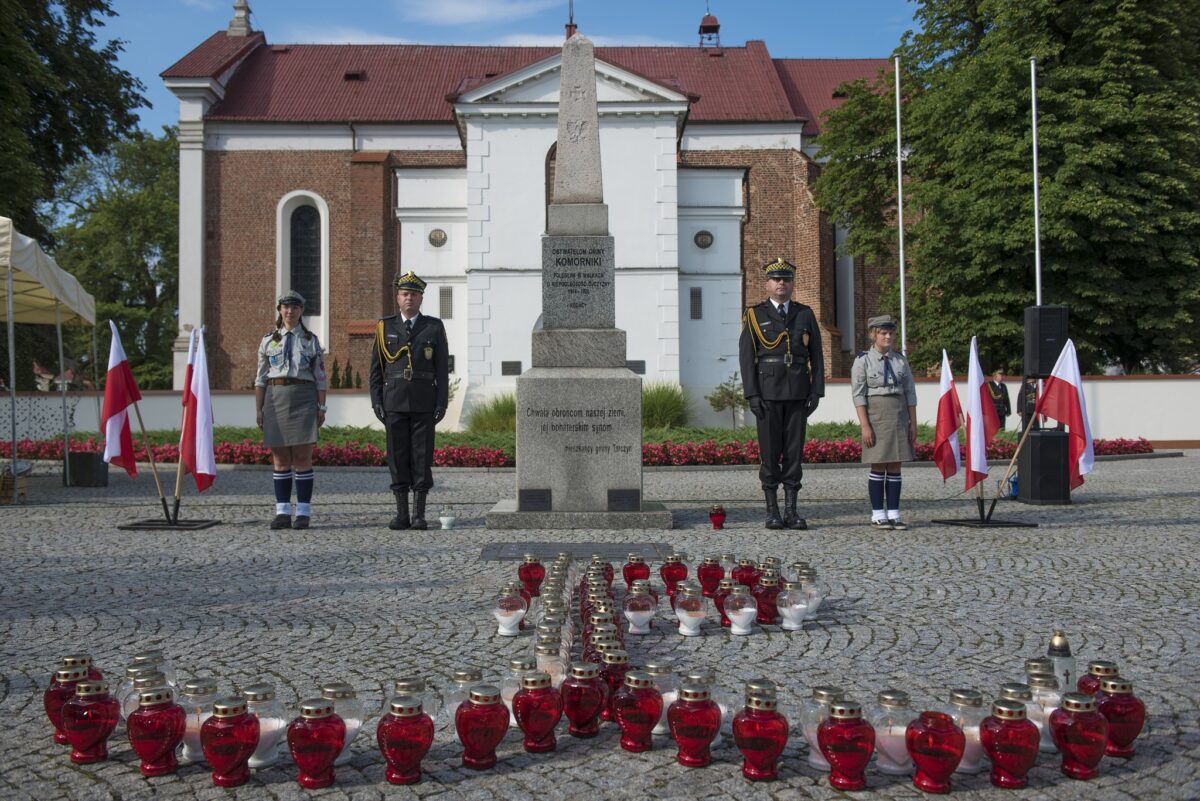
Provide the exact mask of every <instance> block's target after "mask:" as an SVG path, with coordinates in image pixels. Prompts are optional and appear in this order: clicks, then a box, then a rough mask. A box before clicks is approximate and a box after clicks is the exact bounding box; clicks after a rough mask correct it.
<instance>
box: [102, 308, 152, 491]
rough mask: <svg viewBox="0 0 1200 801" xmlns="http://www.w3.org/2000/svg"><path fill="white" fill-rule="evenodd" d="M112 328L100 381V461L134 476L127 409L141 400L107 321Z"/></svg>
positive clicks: (113, 330) (119, 337) (134, 469)
mask: <svg viewBox="0 0 1200 801" xmlns="http://www.w3.org/2000/svg"><path fill="white" fill-rule="evenodd" d="M108 325H109V327H110V328H111V329H112V345H111V346H110V347H109V349H108V375H107V376H106V378H105V381H104V408H103V410H102V411H101V413H100V427H101V428H103V429H104V461H106V462H109V463H110V464H115V465H118V466H120V467H124V468H125V472H126V473H128V474H129V475H130V477H135V476H137V461H136V460H135V459H134V452H133V432H132V430H131V429H130V426H129V407H130V406H132V405H133V404H134V403H135V402H137V401H139V400H141V399H142V394H141V393H140V392H138V388H137V381H135V380H134V378H133V371H132V370H131V369H129V359H128V358H127V357H126V356H125V349H124V348H123V347H121V335H120V334H118V333H117V324H116V323H114V322H113V321H112V320H109V321H108Z"/></svg>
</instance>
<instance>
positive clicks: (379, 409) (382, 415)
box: [371, 405, 387, 423]
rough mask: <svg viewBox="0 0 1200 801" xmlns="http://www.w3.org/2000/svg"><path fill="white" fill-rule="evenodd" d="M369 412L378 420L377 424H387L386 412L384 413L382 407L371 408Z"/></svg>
mask: <svg viewBox="0 0 1200 801" xmlns="http://www.w3.org/2000/svg"><path fill="white" fill-rule="evenodd" d="M371 411H373V412H375V417H376V418H377V419H378V420H379V422H381V423H386V422H387V412H385V411H384V410H383V406H382V405H376V406H372V407H371Z"/></svg>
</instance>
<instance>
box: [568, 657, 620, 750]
mask: <svg viewBox="0 0 1200 801" xmlns="http://www.w3.org/2000/svg"><path fill="white" fill-rule="evenodd" d="M559 694H560V695H561V696H562V699H563V714H565V715H566V716H567V721H568V722H569V724H570V725H569V726H568V727H567V733H568V734H570V735H571V736H572V737H581V738H588V737H595V736H596V734H597V733H598V732H599V730H600V711H601V710H602V709H603V708H604V707H605V705H606V704H607V703H608V683H607V682H605V681H604V679H603V678H602V677H601V676H600V668H599V667H598V666H597V665H594V664H592V663H591V662H575V663H572V665H571V675H570V676H568V677H567V678H566V679H564V680H563V683H562V686H561V687H560V688H559Z"/></svg>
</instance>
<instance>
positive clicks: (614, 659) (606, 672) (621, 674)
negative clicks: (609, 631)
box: [600, 648, 653, 728]
mask: <svg viewBox="0 0 1200 801" xmlns="http://www.w3.org/2000/svg"><path fill="white" fill-rule="evenodd" d="M601 660H602V664H601V667H600V676H601V678H603V679H604V681H605V683H606V684H608V693H609V694H608V706H607V707H605V708H604V709H602V710H601V711H600V719H601V720H615V719H616V718H615V716H614V712H615V710H614V709H613V705H612V702H613V698H614V697H615V695H616V693H617V690H619V689H621V683H622V682H624V681H625V674H626V673H628V672H629V668H630V665H629V652H627V651H624V650H622V649H620V648H605V649H604V650H603V651H601ZM651 728H653V725H651Z"/></svg>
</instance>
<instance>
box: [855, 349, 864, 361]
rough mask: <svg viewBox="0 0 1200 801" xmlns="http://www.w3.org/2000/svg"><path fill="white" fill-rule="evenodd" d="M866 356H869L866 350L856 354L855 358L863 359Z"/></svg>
mask: <svg viewBox="0 0 1200 801" xmlns="http://www.w3.org/2000/svg"><path fill="white" fill-rule="evenodd" d="M866 355H867V352H866V351H865V350H860V351H859V352H858V353H856V354H854V358H856V359H861V358H862V357H863V356H866Z"/></svg>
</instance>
